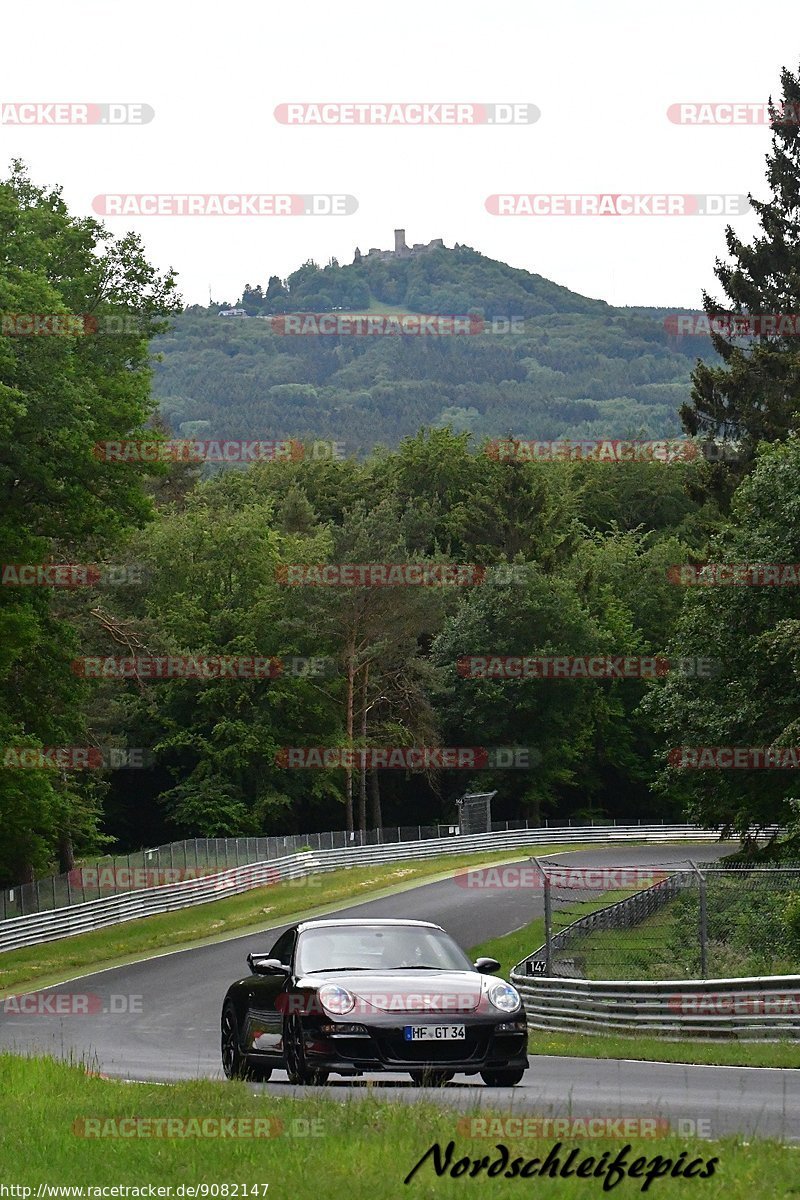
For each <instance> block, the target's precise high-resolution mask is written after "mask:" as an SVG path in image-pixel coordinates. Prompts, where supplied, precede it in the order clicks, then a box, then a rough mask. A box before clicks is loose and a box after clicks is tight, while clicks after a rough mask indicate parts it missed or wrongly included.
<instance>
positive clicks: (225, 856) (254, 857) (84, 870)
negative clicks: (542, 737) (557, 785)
mask: <svg viewBox="0 0 800 1200" xmlns="http://www.w3.org/2000/svg"><path fill="white" fill-rule="evenodd" d="M655 823H656V822H653V824H655ZM554 824H555V827H556V828H557V829H560V828H563V822H562V823H561V824H559V822H557V821H556V822H555V823H554ZM616 824H617V822H616V821H615V820H607V819H603V820H597V821H595V820H591V821H572V820H571V819H570V820H568V821H567V827H571V828H583V827H589V826H591V827H594V826H595V825H597V826H616ZM631 824H632V822H631ZM636 824H637V825H641V824H642V821H637V822H636ZM644 824H645V825H648V824H649V822H647V821H645V822H644ZM661 824H662V825H663V821H662V822H661ZM548 825H549V822H548V820H547V818H545V820H544V828H545V829H547V828H548ZM622 825H623V826H625V825H626V822H624V821H623V822H622ZM529 827H531V826H530V825H529V822H528V820H527V819H526V820H524V821H494V822H492V824H491V825H490V826H489V830H488V831H489V832H491V833H508V832H510V831H511V830H515V829H528V828H529ZM532 828H534V829H540V828H541V824H540V823H539V822H536V823H535V824H534V825H533V826H532ZM467 832H468V831H467V830H465V829H460V828H459V825H458V823H456V824H452V823H449V824H438V825H400V826H395V825H392V826H385V827H383V828H379V829H366V830H355V831H354V832H352V833H348V832H347V830H345V829H335V830H333V831H328V832H325V833H290V834H271V835H270V836H268V837H231V838H188V839H186V840H184V841H179V842H168V843H167V844H166V845H162V846H152V847H150V848H144V849H141V850H135V851H132V852H131V853H130V854H117V855H113V854H104V855H102V857H100V858H97V859H94V860H92V861H91V862H89V863H86V864H84V865H83V866H77V867H75V868H73V870H71V871H66V872H63V873H61V874H58V875H45V876H42V877H41V878H40V879H37V880H35V881H33V882H32V883H24V884H12V885H10V886H5V887H2V888H0V922H2V921H8V920H10V919H11V918H12V917H25V916H27V915H28V914H29V913H39V912H46V911H47V910H49V909H55V908H64V907H65V906H66V905H67V904H85V903H86V901H87V900H104V899H106V898H107V897H108V896H112V895H118V894H119V893H122V892H136V891H141V889H142V888H148V887H159V886H161V884H163V883H177V882H178V881H179V880H186V879H191V878H199V877H200V876H203V875H216V874H219V872H221V871H228V870H230V869H231V868H232V867H241V866H244V865H245V864H247V863H258V862H266V861H267V860H268V859H277V858H285V857H286V856H287V855H289V854H297V853H299V852H300V851H306V850H349V849H352V848H353V847H354V846H382V845H389V844H391V843H395V842H414V841H417V842H421V841H427V840H428V839H431V838H442V837H447V836H449V837H457V836H459V835H460V834H462V833H467ZM472 832H473V833H482V832H485V831H484V830H483V829H475V830H473V831H472Z"/></svg>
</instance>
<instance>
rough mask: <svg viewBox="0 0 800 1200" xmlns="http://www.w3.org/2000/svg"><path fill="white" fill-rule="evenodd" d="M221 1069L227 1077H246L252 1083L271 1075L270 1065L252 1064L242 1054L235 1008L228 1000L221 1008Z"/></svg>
mask: <svg viewBox="0 0 800 1200" xmlns="http://www.w3.org/2000/svg"><path fill="white" fill-rule="evenodd" d="M220 1040H221V1052H222V1069H223V1071H224V1072H225V1075H226V1076H227V1078H228V1079H248V1080H250V1081H251V1082H253V1083H266V1082H267V1080H268V1079H269V1077H270V1076H271V1075H272V1068H271V1067H262V1066H253V1065H252V1063H249V1062H248V1061H247V1059H246V1058H245V1056H244V1055H243V1054H242V1048H241V1046H240V1044H239V1020H238V1018H237V1016H236V1009H235V1008H234V1006H233V1004H232V1003H231V1002H230V1001H228V1003H227V1004H226V1005H225V1007H224V1008H223V1010H222V1029H221V1039H220Z"/></svg>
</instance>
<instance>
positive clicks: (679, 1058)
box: [528, 1029, 800, 1070]
mask: <svg viewBox="0 0 800 1200" xmlns="http://www.w3.org/2000/svg"><path fill="white" fill-rule="evenodd" d="M528 1049H529V1050H530V1052H531V1054H555V1055H559V1056H560V1055H567V1056H573V1057H575V1058H635V1059H639V1060H641V1059H649V1060H652V1061H653V1062H677V1063H705V1064H707V1065H709V1066H729V1067H734V1066H735V1067H791V1068H794V1069H795V1070H796V1069H797V1068H800V1042H769V1043H767V1042H763V1043H762V1042H721V1043H719V1044H718V1043H716V1042H682V1041H678V1040H676V1041H665V1040H662V1039H661V1038H654V1037H639V1036H638V1035H637V1036H636V1037H631V1038H627V1037H619V1036H617V1037H615V1036H614V1035H612V1034H608V1035H607V1036H606V1035H605V1034H580V1033H551V1032H549V1031H547V1030H544V1029H532V1030H531V1032H530V1036H529V1039H528Z"/></svg>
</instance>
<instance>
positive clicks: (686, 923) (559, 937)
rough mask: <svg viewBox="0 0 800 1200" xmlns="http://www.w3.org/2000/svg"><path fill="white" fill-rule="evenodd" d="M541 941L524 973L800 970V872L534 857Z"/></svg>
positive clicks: (665, 975) (603, 975) (658, 975)
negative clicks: (590, 864) (594, 864)
mask: <svg viewBox="0 0 800 1200" xmlns="http://www.w3.org/2000/svg"><path fill="white" fill-rule="evenodd" d="M537 865H538V868H539V870H540V872H541V878H542V888H543V894H544V905H543V907H544V918H545V942H544V944H543V945H542V946H541V947H540V948H539V949H538V950H536V951H535V952H534V953H533V954H532V955H530V957H529V958H528V959H526V960H525V970H526V973H528V974H543V975H556V976H562V977H573V978H578V979H606V980H614V979H652V980H659V979H692V978H694V979H722V978H738V977H747V976H756V975H781V974H794V973H798V972H800V867H798V866H795V865H792V866H781V867H753V868H745V867H736V868H731V867H728V868H723V867H707V866H698V865H696V864H694V863H693V862H691V861H687V860H686V859H684V860H680V861H675V862H672V863H661V864H659V866H658V867H641V866H633V867H599V868H585V867H576V866H572V865H570V864H569V863H556V862H553V861H552V860H550V861H548V862H547V863H544V862H540V861H538V860H537Z"/></svg>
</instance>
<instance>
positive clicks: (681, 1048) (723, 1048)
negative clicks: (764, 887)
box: [470, 898, 800, 1068]
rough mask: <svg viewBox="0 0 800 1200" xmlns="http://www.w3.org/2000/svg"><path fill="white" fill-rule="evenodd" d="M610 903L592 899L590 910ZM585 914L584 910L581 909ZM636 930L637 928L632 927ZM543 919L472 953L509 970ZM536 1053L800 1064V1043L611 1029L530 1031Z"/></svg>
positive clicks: (532, 942) (534, 940) (537, 937)
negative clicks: (624, 1033) (681, 1037)
mask: <svg viewBox="0 0 800 1200" xmlns="http://www.w3.org/2000/svg"><path fill="white" fill-rule="evenodd" d="M604 903H611V901H610V900H607V899H606V898H604V900H603V901H602V903H601V902H598V901H587V903H586V905H585V909H586V911H587V912H589V911H591V909H592V908H601V907H602V905H603V904H604ZM578 915H580V914H578ZM631 932H635V931H631ZM544 936H545V935H544V920H543V919H542V918H538V919H537V920H535V921H531V923H530V924H529V925H526V926H525V927H524V929H517V930H515V932H514V933H509V934H506V936H505V937H501V938H493V939H492V940H491V941H488V942H482V943H481V944H480V945H479V946H473V947H472V948H471V950H470V953H471V954H473V955H474V956H475V957H476V958H477V956H478V955H479V954H486V955H490V956H491V957H492V958H496V959H497V960H498V962H499V963H500V964H501V965H502V969H503V974H504V975H506V977H507V975H508V972H509V971H510V970H511V968H512V967H513V966H514V964H515V963H518V962H519V961H520V960H521V959H522V958H524V957H525V955H526V954H530V952H531V950H534V949H535V948H536V947H537V946H541V944H542V942H543V941H544ZM528 1049H529V1051H530V1053H531V1054H553V1055H567V1056H573V1057H575V1058H618V1059H619V1058H633V1059H649V1060H652V1061H654V1062H675V1063H705V1064H708V1065H713V1066H737V1067H793V1068H800V1043H797V1042H770V1043H763V1044H762V1043H759V1042H723V1043H720V1044H717V1043H715V1042H688V1041H678V1040H676V1041H664V1040H662V1039H661V1038H654V1037H650V1038H646V1037H632V1038H627V1037H615V1036H613V1035H611V1034H609V1035H608V1036H606V1035H603V1034H597V1035H595V1034H580V1033H554V1032H552V1033H551V1032H550V1031H547V1030H543V1029H534V1030H532V1031H531V1034H530V1037H529V1040H528Z"/></svg>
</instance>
